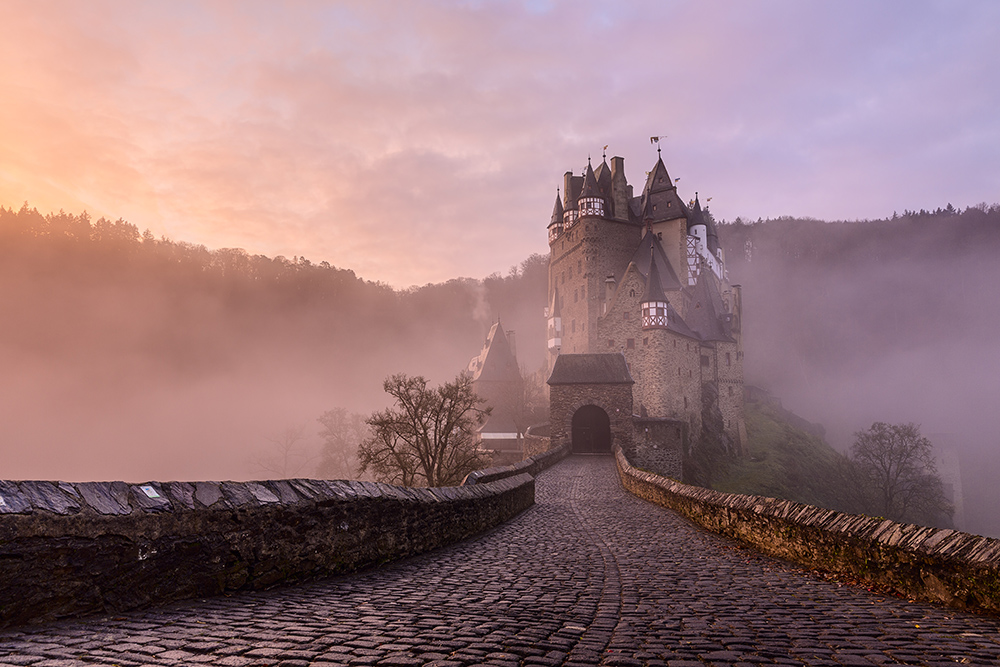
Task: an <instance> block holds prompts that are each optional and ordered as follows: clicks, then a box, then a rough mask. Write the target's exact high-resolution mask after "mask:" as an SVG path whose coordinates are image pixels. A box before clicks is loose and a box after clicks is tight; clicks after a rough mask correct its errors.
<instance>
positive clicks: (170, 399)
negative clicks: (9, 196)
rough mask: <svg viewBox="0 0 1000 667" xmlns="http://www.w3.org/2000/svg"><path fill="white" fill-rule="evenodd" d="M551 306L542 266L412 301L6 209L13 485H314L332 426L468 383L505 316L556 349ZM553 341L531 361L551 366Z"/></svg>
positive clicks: (235, 255) (525, 356)
mask: <svg viewBox="0 0 1000 667" xmlns="http://www.w3.org/2000/svg"><path fill="white" fill-rule="evenodd" d="M539 272H540V275H541V280H540V281H539V280H538V279H537V276H536V275H535V274H538V273H539ZM532 276H534V280H533V284H536V285H540V286H541V287H540V289H539V288H536V289H535V290H534V293H533V292H532V290H530V289H528V290H525V289H524V288H523V285H524V284H525V283H527V282H531V278H532ZM544 303H545V265H544V258H542V257H534V258H529V259H528V260H526V261H525V262H524V263H523V264H522V266H520V267H512V269H511V272H510V274H508V275H506V276H499V275H494V276H490V277H487V278H486V279H483V280H473V279H455V280H451V281H448V282H446V283H443V284H435V285H426V286H423V287H419V288H411V289H409V290H402V291H399V290H393V289H391V288H389V287H388V286H386V285H382V284H378V283H372V282H368V281H364V280H362V279H360V278H358V277H357V276H355V275H354V273H353V272H351V271H349V270H342V269H337V268H334V267H330V266H329V265H327V264H325V263H319V264H316V263H313V262H311V261H310V260H308V259H304V258H293V259H287V258H282V257H276V258H267V257H263V256H250V255H248V254H246V253H244V252H243V251H240V250H232V249H224V250H216V251H210V250H208V249H206V248H204V247H201V246H193V245H190V244H185V243H183V242H179V241H178V242H174V241H170V240H167V239H154V238H152V236H151V235H149V234H145V235H143V234H141V233H140V232H139V231H138V229H137V228H136V227H135V226H133V225H131V224H129V223H127V222H124V221H117V222H109V221H106V220H103V219H102V220H99V221H92V220H90V219H89V218H87V216H86V215H69V214H56V215H50V216H44V217H43V216H42V215H40V214H38V213H37V212H36V211H34V210H31V209H28V208H27V207H25V208H22V209H21V210H20V211H11V210H2V211H0V308H2V312H3V313H5V317H4V318H3V323H2V326H0V364H2V367H3V369H4V372H3V381H2V382H0V478H3V479H61V480H70V481H86V480H116V479H122V480H128V481H145V480H152V479H155V480H200V479H233V480H244V479H260V478H269V477H275V476H284V475H294V476H315V475H316V474H317V473H318V471H319V468H320V463H321V462H322V460H323V456H322V451H321V450H322V445H323V440H322V438H321V437H320V432H321V430H322V428H323V426H322V425H321V424H320V423H319V421H318V419H319V418H320V417H321V416H322V415H323V414H324V413H326V412H327V411H329V410H332V409H334V408H343V409H345V410H347V411H348V412H351V413H360V414H368V413H370V412H372V411H373V410H375V409H381V408H383V407H385V406H386V405H387V404H388V402H389V399H388V397H387V396H386V395H385V394H384V393H383V390H382V382H383V380H384V379H385V378H386V377H387V376H388V375H390V374H393V373H407V374H410V375H423V376H425V377H427V379H428V380H429V381H430V382H431V383H433V384H438V383H441V382H444V381H447V380H450V379H452V378H454V377H455V376H456V375H457V374H458V373H459V372H460V371H462V370H463V369H464V368H465V367H466V366H467V364H468V362H469V359H470V358H471V357H473V356H475V355H476V354H478V353H479V350H480V348H481V346H482V344H483V340H484V339H485V336H486V333H487V332H488V331H489V328H490V326H491V325H492V323H493V321H495V318H496V317H498V316H499V317H502V318H503V321H504V326H505V328H509V329H515V330H516V329H520V331H521V333H522V334H523V335H525V336H526V337H527V338H529V339H530V338H532V337H535V338H537V339H539V340H541V338H542V336H543V335H544V332H543V328H542V327H543V324H544V322H543V321H542V318H541V311H542V308H543V307H544ZM542 345H543V344H542V343H540V344H538V345H537V350H533V349H532V347H531V345H530V344H529V345H528V346H526V349H524V351H523V352H522V361H523V362H524V363H525V364H534V365H541V361H542V351H543V347H542ZM532 370H533V368H532ZM290 433H294V434H295V435H296V437H295V438H292V440H294V442H292V443H291V444H292V450H293V451H292V452H291V456H290V457H285V456H284V452H283V451H282V447H283V445H286V444H288V441H289V439H290V438H289V437H288V436H289V434H290ZM285 458H289V460H287V461H283V460H282V459H285ZM347 458H348V457H343V459H344V460H346V459H347ZM347 468H348V466H341V469H340V470H337V471H335V472H338V473H339V474H337V475H336V476H342V477H352V476H356V470H350V469H347ZM328 472H329V471H328Z"/></svg>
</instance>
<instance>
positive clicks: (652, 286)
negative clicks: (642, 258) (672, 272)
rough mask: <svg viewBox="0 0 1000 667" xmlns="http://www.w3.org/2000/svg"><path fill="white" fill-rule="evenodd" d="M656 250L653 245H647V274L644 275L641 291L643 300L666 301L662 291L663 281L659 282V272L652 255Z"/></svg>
mask: <svg viewBox="0 0 1000 667" xmlns="http://www.w3.org/2000/svg"><path fill="white" fill-rule="evenodd" d="M655 252H656V249H655V247H654V246H653V245H650V247H649V253H650V255H651V256H650V258H649V275H647V276H646V288H645V289H644V290H643V291H642V300H643V301H666V300H667V295H666V294H664V293H663V283H661V282H660V272H659V271H658V270H657V268H656V262H655V261H654V258H653V257H652V255H653V254H654V253H655Z"/></svg>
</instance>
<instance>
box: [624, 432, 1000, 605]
mask: <svg viewBox="0 0 1000 667" xmlns="http://www.w3.org/2000/svg"><path fill="white" fill-rule="evenodd" d="M616 457H617V461H618V472H619V477H620V478H621V481H622V485H623V486H624V487H625V488H626V489H627V490H629V491H630V492H631V493H633V494H635V495H636V496H638V497H640V498H643V499H645V500H649V501H651V502H654V503H656V504H658V505H662V506H664V507H669V508H671V509H673V510H676V511H677V512H679V513H680V514H682V515H683V516H685V517H687V518H688V519H690V520H691V521H693V522H695V523H697V524H699V525H701V526H703V527H705V528H707V529H709V530H711V531H713V532H716V533H719V534H721V535H726V536H728V537H732V538H735V539H737V540H740V541H742V542H745V543H747V544H750V545H752V546H754V547H756V548H757V549H759V550H760V551H763V552H764V553H767V554H770V555H772V556H778V557H780V558H784V559H787V560H790V561H794V562H797V563H800V564H802V565H805V566H807V567H811V568H816V569H820V570H826V571H831V572H840V573H845V574H849V575H851V576H852V577H856V578H858V579H861V580H863V581H866V582H869V583H872V584H876V585H880V586H886V587H889V588H891V589H892V590H894V591H896V592H897V593H899V594H901V595H905V596H907V597H911V598H917V599H921V600H926V601H933V602H942V603H945V604H947V605H950V606H953V607H958V608H961V609H967V610H971V611H979V612H986V613H990V614H998V613H1000V540H997V539H993V538H988V537H982V536H979V535H971V534H968V533H962V532H959V531H955V530H943V529H939V528H928V527H925V526H915V525H911V524H901V523H895V522H893V521H889V520H887V519H876V518H872V517H867V516H858V515H852V514H843V513H840V512H835V511H833V510H826V509H822V508H819V507H813V506H811V505H803V504H801V503H795V502H792V501H789V500H777V499H775V498H765V497H761V496H747V495H739V494H730V493H720V492H718V491H713V490H711V489H704V488H700V487H694V486H688V485H685V484H681V483H679V482H675V481H673V480H671V479H666V478H664V477H660V476H658V475H654V474H653V473H649V472H645V471H642V470H637V469H636V468H634V467H632V465H630V463H629V462H628V460H627V459H626V457H625V456H624V454H623V453H622V452H621V450H618V451H617V452H616Z"/></svg>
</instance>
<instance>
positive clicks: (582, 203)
mask: <svg viewBox="0 0 1000 667" xmlns="http://www.w3.org/2000/svg"><path fill="white" fill-rule="evenodd" d="M577 205H578V207H579V209H580V217H581V218H603V217H604V196H603V195H602V194H601V189H600V187H598V185H597V177H596V176H594V168H593V167H591V166H590V160H589V159H588V160H587V171H586V172H585V173H584V175H583V189H582V190H581V191H580V199H579V200H578V203H577Z"/></svg>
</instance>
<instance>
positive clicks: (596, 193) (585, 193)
mask: <svg viewBox="0 0 1000 667" xmlns="http://www.w3.org/2000/svg"><path fill="white" fill-rule="evenodd" d="M600 196H601V191H600V189H599V188H598V187H597V177H596V176H594V168H593V167H591V166H590V158H589V157H588V158H587V171H586V173H585V174H584V175H583V190H581V191H580V197H581V198H582V197H600Z"/></svg>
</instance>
